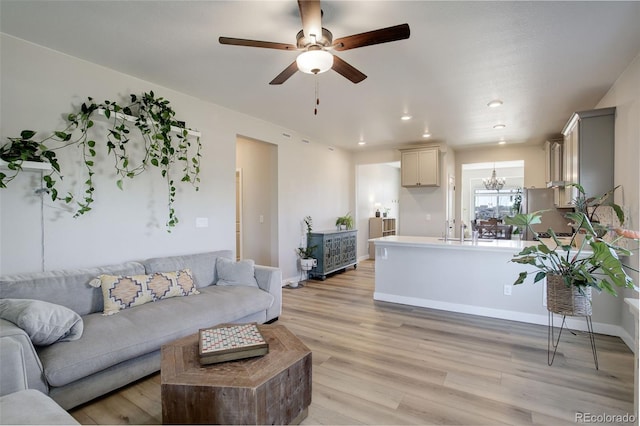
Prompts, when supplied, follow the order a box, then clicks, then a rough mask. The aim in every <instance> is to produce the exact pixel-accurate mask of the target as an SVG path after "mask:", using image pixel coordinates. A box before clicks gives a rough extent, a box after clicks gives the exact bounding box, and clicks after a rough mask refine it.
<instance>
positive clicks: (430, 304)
mask: <svg viewBox="0 0 640 426" xmlns="http://www.w3.org/2000/svg"><path fill="white" fill-rule="evenodd" d="M373 299H374V300H379V301H381V302H391V303H399V304H402V305H409V306H419V307H421V308H431V309H438V310H441V311H451V312H459V313H463V314H471V315H479V316H482V317H489V318H499V319H505V320H510V321H519V322H526V323H529V324H539V325H547V324H548V321H549V318H548V316H547V315H537V314H525V313H522V312H517V311H508V310H504V309H492V308H483V307H481V306H472V305H462V304H458V303H449V302H441V301H438V300H429V299H419V298H416V297H406V296H397V295H394V294H386V293H379V292H375V293H373ZM554 322H555V320H554ZM556 323H557V324H558V326H560V324H561V323H562V319H560V318H557V322H556ZM566 324H567V326H568V327H569V328H572V329H574V330H580V331H587V322H586V321H585V320H584V319H582V318H580V319H578V318H567V323H566ZM593 331H595V332H596V333H600V334H607V335H609V336H617V337H620V338H621V339H622V341H623V342H624V343H625V344H626V345H627V346H628V347H629V348H630V349H631V350H632V351H633V347H634V344H633V338H632V337H631V336H630V335H629V333H627V331H626V330H625V329H624V328H622V327H621V326H619V325H613V324H603V323H597V322H594V323H593Z"/></svg>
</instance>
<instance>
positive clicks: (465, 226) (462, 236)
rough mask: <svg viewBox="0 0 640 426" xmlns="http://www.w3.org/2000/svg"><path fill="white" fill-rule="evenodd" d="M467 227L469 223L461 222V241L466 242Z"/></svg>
mask: <svg viewBox="0 0 640 426" xmlns="http://www.w3.org/2000/svg"><path fill="white" fill-rule="evenodd" d="M466 228H467V225H465V224H464V222H460V242H461V243H462V242H464V230H465V229H466Z"/></svg>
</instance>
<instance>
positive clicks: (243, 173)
mask: <svg viewBox="0 0 640 426" xmlns="http://www.w3.org/2000/svg"><path fill="white" fill-rule="evenodd" d="M236 237H237V239H236V258H237V259H253V260H254V261H255V263H256V264H258V265H265V266H278V146H277V145H274V144H270V143H268V142H263V141H259V140H256V139H251V138H248V137H244V136H238V137H237V138H236Z"/></svg>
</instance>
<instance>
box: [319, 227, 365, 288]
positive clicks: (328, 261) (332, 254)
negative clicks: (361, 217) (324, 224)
mask: <svg viewBox="0 0 640 426" xmlns="http://www.w3.org/2000/svg"><path fill="white" fill-rule="evenodd" d="M357 234H358V231H357V230H355V229H350V230H346V231H319V232H311V233H309V234H308V246H309V247H313V246H315V249H314V250H313V257H314V258H315V259H316V260H317V261H318V265H317V266H315V267H314V268H312V269H311V270H310V271H309V278H314V277H319V278H320V279H322V280H323V281H324V280H325V279H326V278H327V275H328V274H330V273H332V272H336V271H339V270H342V269H345V268H347V267H349V266H353V267H354V268H355V267H357V264H358V258H357V243H358V242H357Z"/></svg>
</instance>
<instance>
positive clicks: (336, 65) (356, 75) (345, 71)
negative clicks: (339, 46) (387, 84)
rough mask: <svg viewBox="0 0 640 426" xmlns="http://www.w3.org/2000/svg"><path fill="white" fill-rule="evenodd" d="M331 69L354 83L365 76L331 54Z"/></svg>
mask: <svg viewBox="0 0 640 426" xmlns="http://www.w3.org/2000/svg"><path fill="white" fill-rule="evenodd" d="M331 69H333V70H334V71H335V72H337V73H338V74H340V75H341V76H343V77H345V78H347V79H348V80H351V81H352V82H353V83H356V84H357V83H360V82H361V81H362V80H364V79H365V78H367V76H366V75H364V74H363V73H361V72H360V71H358V70H357V69H356V68H354V67H353V66H351V65H349V64H348V63H346V62H345V61H343V60H342V59H340V58H338V57H337V56H336V55H333V67H331Z"/></svg>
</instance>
